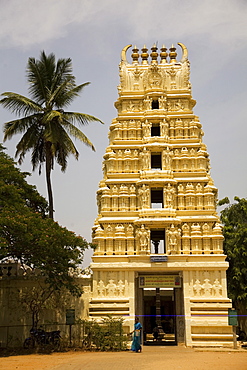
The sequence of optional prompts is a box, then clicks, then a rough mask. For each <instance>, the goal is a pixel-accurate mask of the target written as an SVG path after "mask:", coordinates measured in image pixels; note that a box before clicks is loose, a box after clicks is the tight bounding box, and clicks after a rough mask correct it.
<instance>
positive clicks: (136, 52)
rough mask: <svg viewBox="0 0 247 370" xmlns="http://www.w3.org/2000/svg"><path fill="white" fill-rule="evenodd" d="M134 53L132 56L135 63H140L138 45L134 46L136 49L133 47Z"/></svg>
mask: <svg viewBox="0 0 247 370" xmlns="http://www.w3.org/2000/svg"><path fill="white" fill-rule="evenodd" d="M132 51H133V53H132V54H131V57H132V58H133V64H138V59H139V56H140V55H139V53H138V51H139V49H137V47H136V45H135V46H134V49H132Z"/></svg>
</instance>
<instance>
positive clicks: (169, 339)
mask: <svg viewBox="0 0 247 370" xmlns="http://www.w3.org/2000/svg"><path fill="white" fill-rule="evenodd" d="M143 313H144V315H143V343H144V344H145V345H175V344H176V336H175V327H176V321H175V320H176V314H175V301H174V289H173V288H168V289H159V288H157V289H144V291H143Z"/></svg>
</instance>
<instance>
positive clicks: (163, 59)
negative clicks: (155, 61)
mask: <svg viewBox="0 0 247 370" xmlns="http://www.w3.org/2000/svg"><path fill="white" fill-rule="evenodd" d="M160 50H161V53H160V58H161V63H162V64H164V63H167V59H166V58H167V57H168V53H167V52H166V51H167V48H166V47H165V45H164V44H163V45H162V48H161V49H160Z"/></svg>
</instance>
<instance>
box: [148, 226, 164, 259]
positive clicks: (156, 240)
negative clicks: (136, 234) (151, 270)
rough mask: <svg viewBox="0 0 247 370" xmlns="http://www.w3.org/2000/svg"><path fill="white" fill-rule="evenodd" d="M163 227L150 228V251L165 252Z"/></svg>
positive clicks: (155, 252)
mask: <svg viewBox="0 0 247 370" xmlns="http://www.w3.org/2000/svg"><path fill="white" fill-rule="evenodd" d="M165 235H166V234H165V229H156V230H151V242H152V246H151V253H154V254H158V253H164V254H165V253H166V243H165V240H166V237H165Z"/></svg>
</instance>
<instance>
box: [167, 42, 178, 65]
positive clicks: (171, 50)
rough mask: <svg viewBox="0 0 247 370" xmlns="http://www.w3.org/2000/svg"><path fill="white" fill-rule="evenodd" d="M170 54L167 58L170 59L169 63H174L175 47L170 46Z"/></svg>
mask: <svg viewBox="0 0 247 370" xmlns="http://www.w3.org/2000/svg"><path fill="white" fill-rule="evenodd" d="M169 50H170V53H169V57H170V63H176V62H177V61H176V56H177V53H176V48H175V46H174V45H173V44H172V46H171V47H170V49H169Z"/></svg>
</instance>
